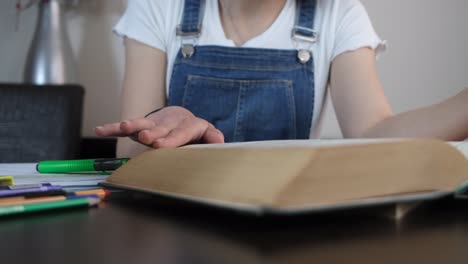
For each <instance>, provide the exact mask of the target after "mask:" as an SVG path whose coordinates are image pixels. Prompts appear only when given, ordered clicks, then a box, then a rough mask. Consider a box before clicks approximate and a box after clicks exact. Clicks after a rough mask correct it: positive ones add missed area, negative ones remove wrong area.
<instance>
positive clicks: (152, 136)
mask: <svg viewBox="0 0 468 264" xmlns="http://www.w3.org/2000/svg"><path fill="white" fill-rule="evenodd" d="M170 131H171V130H170V129H169V128H167V127H165V126H156V127H153V128H152V129H148V130H143V131H141V132H140V133H138V137H137V138H138V140H137V141H138V142H141V143H142V144H145V145H151V144H152V143H153V142H154V141H155V140H157V139H158V138H162V137H165V136H167V135H168V134H169V132H170Z"/></svg>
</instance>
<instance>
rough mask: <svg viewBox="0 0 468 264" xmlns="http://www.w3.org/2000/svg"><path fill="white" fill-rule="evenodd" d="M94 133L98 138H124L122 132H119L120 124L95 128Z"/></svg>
mask: <svg viewBox="0 0 468 264" xmlns="http://www.w3.org/2000/svg"><path fill="white" fill-rule="evenodd" d="M94 133H96V135H97V136H100V137H109V136H114V137H122V136H125V135H124V133H122V131H121V130H120V122H117V123H111V124H105V125H102V126H97V127H95V128H94Z"/></svg>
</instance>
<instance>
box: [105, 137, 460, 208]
mask: <svg viewBox="0 0 468 264" xmlns="http://www.w3.org/2000/svg"><path fill="white" fill-rule="evenodd" d="M467 144H468V143H452V144H449V143H445V142H441V141H435V140H358V141H356V140H339V141H334V140H294V141H270V142H248V143H233V144H220V145H192V146H187V147H182V148H178V149H160V150H152V151H148V152H145V153H143V154H141V155H139V156H137V157H136V158H134V159H132V160H130V161H129V162H128V163H127V164H125V165H124V166H122V167H120V168H119V169H118V170H117V171H115V172H114V173H113V174H112V175H111V176H110V177H109V178H108V179H107V181H106V183H105V185H108V186H113V187H118V188H125V189H131V190H138V191H143V192H148V193H154V194H160V195H167V196H170V197H175V198H180V199H185V200H188V201H192V202H201V203H206V204H209V205H215V206H221V207H226V208H232V209H237V210H244V211H250V212H254V213H259V214H262V213H265V212H268V213H296V212H304V211H307V212H310V211H323V210H331V209H337V208H349V207H355V206H365V205H375V204H384V203H394V202H405V201H418V200H424V199H436V198H439V197H442V196H445V195H449V194H452V193H453V192H454V191H455V189H457V188H458V187H459V186H461V185H462V184H464V183H465V182H467V181H468V160H467V159H466V157H465V156H464V155H463V153H462V152H461V151H465V154H467V153H468V152H467V148H466V146H467Z"/></svg>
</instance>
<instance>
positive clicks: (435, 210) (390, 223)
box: [0, 196, 468, 264]
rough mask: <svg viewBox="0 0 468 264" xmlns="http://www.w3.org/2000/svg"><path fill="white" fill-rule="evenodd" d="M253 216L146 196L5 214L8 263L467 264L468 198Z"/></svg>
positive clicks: (3, 245) (1, 232)
mask: <svg viewBox="0 0 468 264" xmlns="http://www.w3.org/2000/svg"><path fill="white" fill-rule="evenodd" d="M390 210H392V208H390V206H386V207H385V208H384V207H379V208H374V209H372V210H371V209H366V210H351V211H345V212H335V213H323V214H313V215H303V216H300V217H272V216H270V217H262V218H258V217H252V216H247V215H240V214H236V213H232V212H227V211H219V210H214V209H209V208H205V207H199V206H187V205H184V204H180V203H174V202H172V201H161V200H160V199H155V198H151V199H148V198H147V197H127V196H124V197H118V198H115V199H112V200H110V201H108V202H105V203H103V204H102V205H101V206H100V208H96V209H89V210H86V209H84V210H79V209H78V210H72V211H60V212H51V213H47V214H35V215H29V216H27V217H26V216H21V217H9V218H3V219H1V220H0V249H1V263H5V264H7V263H116V264H117V263H288V264H291V263H424V264H426V263H451V264H454V263H465V264H466V263H468V200H467V201H454V200H452V199H445V200H442V201H437V202H431V203H429V204H424V205H421V206H419V207H417V208H416V209H414V210H412V211H411V212H410V213H409V214H408V215H406V217H405V218H403V220H401V221H396V220H394V219H391V218H388V217H386V216H385V215H386V214H385V212H389V211H390Z"/></svg>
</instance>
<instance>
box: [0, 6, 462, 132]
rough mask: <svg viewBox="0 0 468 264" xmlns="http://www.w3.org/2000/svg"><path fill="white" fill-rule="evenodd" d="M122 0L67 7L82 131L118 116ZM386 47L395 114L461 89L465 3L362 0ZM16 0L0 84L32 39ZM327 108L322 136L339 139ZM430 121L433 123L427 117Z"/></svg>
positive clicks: (31, 12) (3, 35)
mask: <svg viewBox="0 0 468 264" xmlns="http://www.w3.org/2000/svg"><path fill="white" fill-rule="evenodd" d="M126 2H127V0H84V1H81V3H79V4H78V6H76V7H74V8H70V9H69V10H66V19H67V23H68V32H69V33H70V41H71V45H72V49H73V52H74V56H75V58H76V59H77V65H78V70H79V80H80V83H81V84H82V85H83V86H84V87H85V91H86V93H85V98H84V112H83V115H84V116H83V125H82V135H83V136H85V137H92V136H93V135H94V133H93V128H94V127H95V126H96V125H99V124H102V123H106V122H112V121H115V120H118V117H119V111H120V110H119V93H120V84H121V81H122V78H123V71H124V49H123V45H122V41H121V39H119V38H118V37H116V36H115V35H113V33H112V30H111V29H112V27H113V25H115V24H116V22H117V21H118V19H119V17H120V16H121V14H122V13H123V12H124V10H125V7H126ZM362 2H363V4H364V5H365V6H366V8H367V10H368V12H369V15H370V17H371V19H372V21H373V24H374V27H375V28H376V31H377V32H378V34H379V35H380V37H381V38H382V39H385V40H387V41H388V44H389V48H388V50H387V52H386V53H385V54H384V55H383V56H382V57H381V58H380V59H379V63H378V64H379V73H380V76H381V79H382V81H383V83H384V86H385V92H386V94H387V96H388V98H389V100H390V103H391V105H392V106H393V109H394V111H395V112H401V111H406V110H409V109H412V108H415V107H420V106H425V105H427V104H432V103H436V102H438V101H440V100H443V99H445V98H447V97H449V96H451V95H454V94H456V93H457V92H459V91H461V90H462V89H463V88H465V87H468V72H467V70H468V51H467V50H466V48H467V47H468V34H467V33H468V30H467V26H468V18H467V17H466V11H467V10H468V1H466V0H446V1H438V0H412V1H405V0H393V1H375V0H362ZM15 4H16V1H15V0H2V1H0V82H20V81H21V80H22V76H23V66H24V62H25V60H26V55H27V51H28V48H29V45H30V42H31V39H32V37H33V33H34V29H35V23H36V18H37V7H32V8H30V9H28V10H26V11H24V12H23V13H22V14H21V16H20V19H19V28H18V30H15V20H16V18H15V17H16V11H15ZM330 106H331V104H330V105H329V107H328V109H327V111H326V118H325V120H326V121H325V123H324V127H323V132H322V137H323V138H337V137H341V132H340V129H339V126H338V124H337V123H336V119H335V117H334V113H333V109H332V108H331V107H330ZM434 121H435V122H437V120H434Z"/></svg>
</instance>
